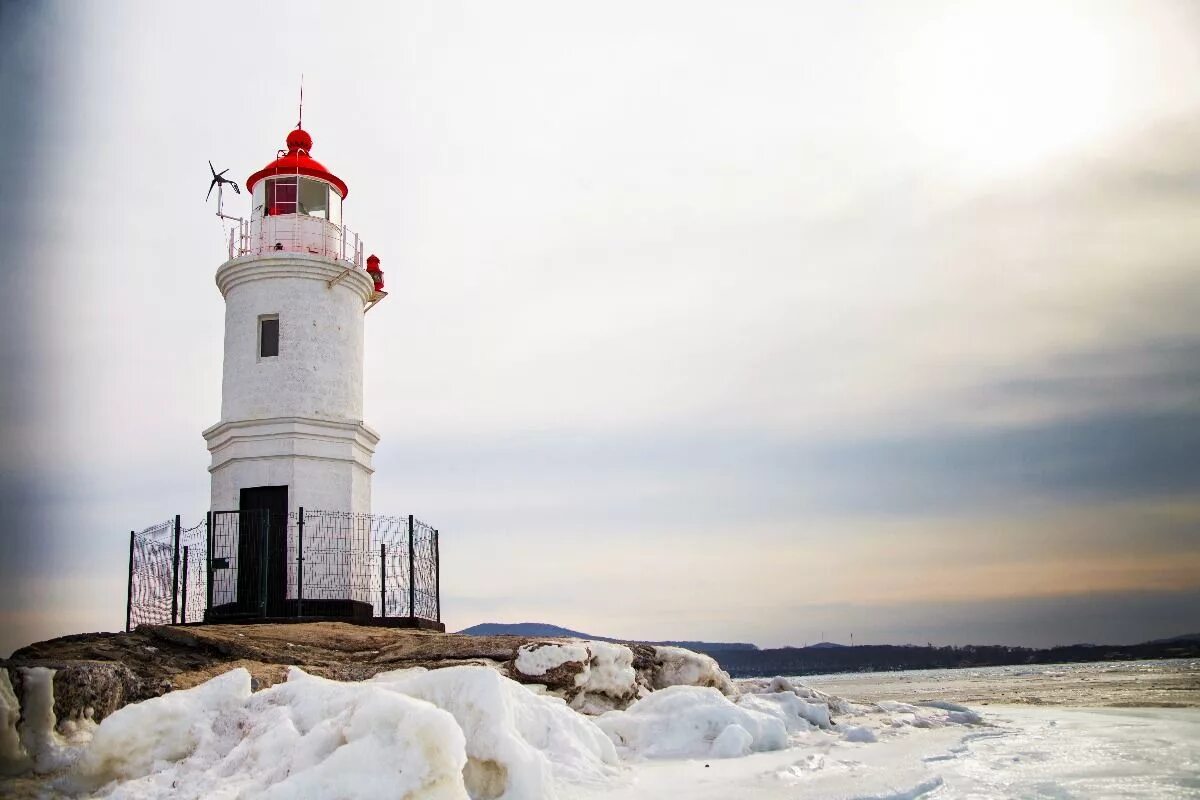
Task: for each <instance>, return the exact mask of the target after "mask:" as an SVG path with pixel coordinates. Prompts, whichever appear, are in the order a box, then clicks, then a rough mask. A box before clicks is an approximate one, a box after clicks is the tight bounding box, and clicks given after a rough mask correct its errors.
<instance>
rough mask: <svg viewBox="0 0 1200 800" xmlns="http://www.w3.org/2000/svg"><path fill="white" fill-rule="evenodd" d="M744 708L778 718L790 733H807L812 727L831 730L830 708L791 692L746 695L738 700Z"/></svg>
mask: <svg viewBox="0 0 1200 800" xmlns="http://www.w3.org/2000/svg"><path fill="white" fill-rule="evenodd" d="M737 704H738V705H739V706H741V707H742V708H750V709H753V710H755V711H760V712H762V713H764V714H770V715H771V716H773V717H777V718H778V719H779V720H780V721H782V722H783V724H784V725H785V726H786V727H787V729H788V731H789V732H795V731H805V730H809V729H810V728H812V727H817V728H829V727H830V725H831V724H832V722H831V720H830V718H829V706H827V705H825V704H824V703H810V702H808V701H807V700H802V699H800V698H799V697H797V696H796V695H794V694H792V693H791V692H775V693H773V694H744V695H742V696H741V697H739V698H738V699H737Z"/></svg>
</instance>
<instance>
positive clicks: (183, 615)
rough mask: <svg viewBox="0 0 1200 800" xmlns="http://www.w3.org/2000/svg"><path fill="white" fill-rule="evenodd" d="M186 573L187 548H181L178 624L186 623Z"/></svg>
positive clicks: (185, 546)
mask: <svg viewBox="0 0 1200 800" xmlns="http://www.w3.org/2000/svg"><path fill="white" fill-rule="evenodd" d="M187 571H188V548H187V545H184V547H183V598H182V599H181V600H180V601H179V622H180V624H183V623H186V622H187Z"/></svg>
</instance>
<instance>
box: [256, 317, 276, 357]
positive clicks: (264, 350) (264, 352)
mask: <svg viewBox="0 0 1200 800" xmlns="http://www.w3.org/2000/svg"><path fill="white" fill-rule="evenodd" d="M277 355H279V317H278V316H271V317H259V318H258V357H259V358H271V357H273V356H277Z"/></svg>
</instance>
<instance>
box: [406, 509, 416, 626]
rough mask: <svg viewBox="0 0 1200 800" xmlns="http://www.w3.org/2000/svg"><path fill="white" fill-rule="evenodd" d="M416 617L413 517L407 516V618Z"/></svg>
mask: <svg viewBox="0 0 1200 800" xmlns="http://www.w3.org/2000/svg"><path fill="white" fill-rule="evenodd" d="M416 616H417V575H416V573H415V572H413V515H412V514H409V515H408V617H409V619H415V618H416Z"/></svg>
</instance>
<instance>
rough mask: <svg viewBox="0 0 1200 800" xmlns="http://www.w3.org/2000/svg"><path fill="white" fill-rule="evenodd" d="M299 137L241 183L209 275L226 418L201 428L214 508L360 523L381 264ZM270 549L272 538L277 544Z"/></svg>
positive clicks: (338, 188)
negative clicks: (367, 332)
mask: <svg viewBox="0 0 1200 800" xmlns="http://www.w3.org/2000/svg"><path fill="white" fill-rule="evenodd" d="M312 150H313V139H312V136H310V135H309V133H308V131H306V130H304V129H303V128H301V127H300V126H297V127H296V128H295V129H293V130H291V131H289V132H288V134H287V137H286V148H285V149H281V150H279V151H278V152H277V154H276V158H275V159H274V160H273V161H271V162H270V163H269V164H267V165H266V166H265V167H263V168H262V169H260V170H258V171H257V172H255V173H254V174H253V175H251V176H250V177H249V178H248V179H247V180H246V182H245V188H246V192H247V195H248V196H249V203H250V209H249V216H248V217H232V216H228V215H226V214H224V211H223V210H222V211H219V212H218V213H219V215H220V216H222V217H223V219H226V220H230V221H232V223H233V224H232V226H231V229H230V235H229V243H228V244H229V254H228V259H227V260H226V261H225V263H223V264H221V265H220V267H218V268H217V273H216V284H217V288H218V289H219V290H220V292H221V295H222V297H223V298H224V301H225V345H224V366H223V370H222V376H221V418H220V421H219V422H217V423H216V424H215V425H213V426H212V427H210V428H208V429H207V430H205V431H204V433H203V436H204V439H205V442H206V443H207V445H208V451H209V453H210V454H211V456H212V461H211V464H210V466H209V472H210V473H211V476H212V485H211V491H212V496H211V503H212V505H211V508H212V509H213V510H214V511H217V510H239V511H254V510H265V511H267V512H268V513H269V514H270V518H271V520H272V527H275V526H276V525H277V524H278V525H282V524H284V523H283V520H284V519H285V518H286V517H287V516H288V514H289V513H291V514H294V513H295V512H296V510H297V509H298V508H308V509H321V510H323V511H326V512H345V513H348V514H368V513H370V511H371V475H372V472H373V469H372V466H371V459H372V456H373V455H374V452H375V446H376V445H377V444H378V443H379V434H377V433H376V432H375V431H373V430H371V428H369V427H368V426H367V425H366V423H365V422H364V421H363V349H364V316H365V314H366V313H367V311H369V310H370V309H371V308H372V307H373V306H374V305H375V304H376V303H378V302H379V301H380V300H381V299H382V298H383V297H384V296H386V293H385V292H384V291H383V273H382V271H381V270H380V268H379V259H378V258H376V257H375V256H371V257H370V258H368V259H365V260H364V258H363V245H362V242H361V240H360V239H359V237H358V235H357V234H355V233H353V232H351V231H350V229H349V228H347V227H346V225H345V222H344V220H345V211H346V208H345V206H346V198H347V197H348V195H349V193H350V190H349V187H348V186H347V185H346V182H345V181H343V180H342V179H341V178H339V177H338V176H337V175H335V174H334V173H333V172H332V171H330V170H329V169H328V168H327V167H325V165H323V164H322V163H321V162H319V161H317V160H316V159H314V158H313V157H312ZM272 538H276V537H272Z"/></svg>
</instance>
